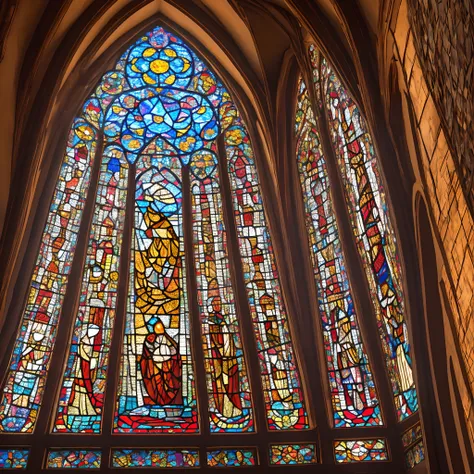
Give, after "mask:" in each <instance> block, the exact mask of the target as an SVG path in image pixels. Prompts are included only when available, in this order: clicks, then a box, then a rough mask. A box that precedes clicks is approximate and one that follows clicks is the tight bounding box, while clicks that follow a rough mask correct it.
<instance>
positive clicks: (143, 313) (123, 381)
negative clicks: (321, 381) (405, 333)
mask: <svg viewBox="0 0 474 474" xmlns="http://www.w3.org/2000/svg"><path fill="white" fill-rule="evenodd" d="M223 130H227V131H226V148H227V150H226V151H227V156H228V164H229V176H230V181H231V185H232V186H233V188H234V190H235V193H233V195H234V197H235V202H234V206H235V212H236V217H237V221H238V222H237V231H238V233H239V240H240V243H241V253H242V261H243V266H244V276H245V283H246V285H247V290H248V296H249V303H250V306H251V311H252V317H253V321H254V327H255V332H256V337H257V343H258V350H259V354H260V356H261V369H262V377H263V381H264V389H265V399H266V408H267V419H268V423H269V426H270V428H271V429H302V428H307V427H308V419H307V415H306V410H305V407H304V404H303V398H302V390H301V386H300V378H299V375H298V371H297V367H296V360H295V356H294V353H293V348H292V345H291V341H290V336H289V329H288V321H287V317H286V313H285V310H284V308H283V302H282V299H281V294H280V287H279V281H278V275H277V271H276V266H275V259H274V256H273V250H272V245H271V241H270V237H269V232H268V229H267V225H266V221H265V216H264V212H263V205H262V200H261V196H260V190H259V183H258V179H257V175H256V170H255V165H254V163H253V153H252V149H251V146H250V143H249V139H248V136H247V132H246V131H245V128H244V126H243V124H242V123H241V121H240V119H239V117H238V114H237V110H236V108H235V106H234V104H233V102H232V100H231V98H230V95H229V94H228V92H226V90H225V89H224V87H223V86H222V84H220V83H219V81H218V80H217V79H216V77H215V76H214V74H213V73H212V72H211V71H209V69H208V68H207V66H206V65H205V64H204V63H203V62H202V61H201V60H199V59H198V58H197V57H196V55H195V54H194V53H193V52H192V51H191V50H190V49H189V48H188V47H187V46H186V45H185V44H183V43H182V42H181V41H180V40H179V39H178V38H176V37H175V36H173V35H171V34H169V33H167V32H165V31H164V30H163V29H162V28H155V29H153V30H152V31H150V32H149V33H147V34H145V35H143V36H142V37H141V38H140V39H139V40H138V41H137V42H136V43H135V44H134V45H132V46H131V47H130V48H129V49H128V50H127V51H126V52H125V53H124V54H123V55H122V56H121V58H120V59H119V61H118V62H117V64H116V65H115V67H114V68H113V69H112V70H110V71H108V72H107V73H106V74H104V75H103V77H102V79H101V80H100V82H99V84H98V85H97V87H96V88H95V90H94V91H93V93H92V94H91V95H90V96H89V98H88V99H87V100H86V101H85V103H84V106H83V109H82V112H81V115H80V117H79V118H78V119H76V120H75V121H74V123H73V124H72V128H71V132H70V136H69V142H68V147H67V150H66V154H65V158H64V163H63V166H62V169H61V171H60V175H59V179H58V183H57V186H56V190H55V192H54V196H53V200H52V204H51V208H50V213H49V215H48V219H47V223H46V227H45V231H44V233H43V237H42V244H41V249H40V252H39V256H38V259H37V265H36V267H35V270H34V274H33V279H32V284H31V287H30V292H29V296H28V303H27V305H26V308H25V312H24V314H23V317H22V320H21V324H20V329H19V334H18V337H17V343H16V346H15V349H14V353H13V356H12V359H11V364H10V368H9V372H8V374H7V381H6V385H5V389H4V391H3V393H2V394H1V400H0V430H1V431H8V432H22V433H31V432H32V431H33V429H34V424H35V421H36V418H37V415H38V410H39V407H40V405H41V399H42V396H43V390H44V386H45V380H46V374H47V372H48V368H49V363H50V358H51V353H52V350H53V347H54V342H55V336H56V332H57V325H58V320H59V316H60V311H61V307H62V304H63V299H64V294H65V291H66V286H67V279H68V276H69V273H70V270H71V264H72V260H73V255H74V250H75V246H76V239H77V235H78V234H79V233H81V232H86V229H85V228H86V227H88V223H84V224H83V225H82V229H80V224H81V218H82V212H83V208H84V204H85V203H84V200H85V198H86V196H87V194H88V187H89V181H90V170H91V165H92V162H93V159H94V155H95V150H96V147H97V146H98V139H97V137H98V136H100V137H101V138H100V141H101V143H99V147H100V149H101V150H102V149H103V150H104V153H103V154H102V155H103V156H101V157H100V159H101V163H100V170H101V171H100V177H99V183H98V194H97V196H96V205H95V210H94V214H93V222H92V226H91V229H90V230H91V232H90V235H89V246H88V251H87V256H86V258H87V260H86V265H85V267H84V269H83V275H82V277H83V279H82V287H81V295H80V298H79V307H78V311H77V314H76V315H75V323H74V327H73V328H71V333H72V335H71V341H70V347H69V352H68V355H67V358H66V366H65V372H64V374H63V377H62V380H61V381H60V383H61V388H60V393H59V401H58V407H57V409H56V418H55V422H54V424H53V431H56V432H88V433H99V432H100V430H101V416H102V406H103V403H104V391H105V386H106V371H107V369H108V365H109V361H108V357H109V348H110V341H111V337H112V331H113V325H114V318H115V311H116V307H115V306H116V301H117V295H116V291H117V287H118V278H119V271H120V272H121V273H122V274H123V270H121V269H119V257H120V244H121V235H122V234H123V233H124V231H125V232H127V230H126V229H123V219H124V216H123V214H124V208H125V198H126V195H125V193H126V189H125V188H126V185H127V174H128V167H127V162H128V163H135V164H136V165H137V170H136V173H137V174H136V179H137V186H136V205H135V222H134V223H133V235H132V247H133V248H132V253H131V258H130V260H131V261H130V267H129V268H130V270H129V271H130V274H129V275H130V276H129V298H128V303H127V316H126V324H125V334H124V345H123V351H122V354H121V366H120V379H119V386H118V389H117V401H116V413H115V417H114V428H113V430H114V432H120V433H163V432H166V433H170V432H179V433H183V432H186V433H195V432H198V431H199V427H198V414H197V404H196V394H195V391H196V389H195V380H194V374H193V361H192V360H191V350H190V327H189V326H190V323H189V311H188V302H187V297H186V265H185V263H186V262H185V258H184V242H183V223H182V210H181V201H182V190H181V170H182V167H183V166H189V164H190V161H191V160H194V161H193V165H192V166H194V168H193V170H194V171H193V176H194V178H193V180H194V179H195V181H196V183H195V184H193V186H194V190H199V192H197V191H196V192H195V193H194V194H193V199H194V200H195V203H196V204H195V207H196V208H195V213H196V215H197V213H200V214H201V216H200V217H201V219H203V217H206V219H208V220H207V224H205V223H204V222H203V221H202V223H201V226H200V229H198V226H195V229H194V231H195V233H196V242H195V247H196V254H197V255H198V258H199V259H200V262H198V264H199V265H198V267H199V268H198V270H199V272H200V273H199V275H198V277H199V282H198V286H199V291H200V294H199V298H200V302H201V304H200V306H201V313H202V314H201V321H202V323H203V329H204V333H203V343H204V345H205V352H206V354H207V356H206V357H207V360H206V363H207V374H208V375H207V385H208V389H209V394H210V400H209V406H210V414H209V415H210V425H211V430H212V431H214V432H221V431H222V432H223V431H225V432H235V431H252V430H253V429H254V427H253V414H252V406H251V397H250V387H249V382H248V378H247V373H246V366H245V361H244V356H243V349H242V345H241V342H240V336H239V327H238V315H237V314H236V310H235V307H234V306H235V305H234V301H233V294H232V289H231V284H230V279H229V267H228V262H227V253H226V252H227V246H226V245H227V244H226V235H225V228H224V226H223V224H222V223H223V220H222V215H221V214H222V209H221V206H222V203H221V201H220V197H219V193H220V188H219V176H218V174H217V171H213V168H215V163H214V164H212V163H211V164H210V167H209V163H207V162H206V160H207V158H208V157H209V156H211V155H212V154H213V153H214V152H215V145H216V144H215V139H216V138H217V136H218V134H219V133H220V132H222V131H223ZM102 132H103V133H102ZM211 161H212V160H211ZM203 173H204V174H203ZM213 173H215V174H213ZM196 186H197V187H196ZM205 206H207V209H205ZM198 207H199V208H198ZM207 213H208V214H207ZM218 216H221V217H220V218H219V222H217V220H216V219H217V217H218ZM208 224H210V227H209V226H208ZM206 226H208V228H209V229H212V232H213V234H212V237H213V240H212V242H211V241H207V240H206V239H207V238H208V232H209V230H208V228H206ZM80 231H81V232H80ZM201 234H202V237H200V235H201ZM126 265H127V268H128V262H127V263H126ZM213 272H215V275H214V274H213ZM216 285H217V286H216ZM219 313H220V314H219ZM230 335H232V337H229V336H230ZM230 341H232V342H230ZM211 360H212V363H211Z"/></svg>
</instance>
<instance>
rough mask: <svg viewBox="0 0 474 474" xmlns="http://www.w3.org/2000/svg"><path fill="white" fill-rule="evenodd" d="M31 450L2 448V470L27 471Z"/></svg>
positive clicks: (0, 449)
mask: <svg viewBox="0 0 474 474" xmlns="http://www.w3.org/2000/svg"><path fill="white" fill-rule="evenodd" d="M29 454H30V450H29V449H15V448H12V449H8V448H0V469H26V465H27V464H28V456H29Z"/></svg>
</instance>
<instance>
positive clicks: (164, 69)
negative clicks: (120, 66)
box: [125, 37, 194, 89]
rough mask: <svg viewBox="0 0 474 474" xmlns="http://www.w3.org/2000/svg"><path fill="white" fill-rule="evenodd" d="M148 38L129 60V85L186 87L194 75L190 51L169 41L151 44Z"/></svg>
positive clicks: (132, 51) (127, 69)
mask: <svg viewBox="0 0 474 474" xmlns="http://www.w3.org/2000/svg"><path fill="white" fill-rule="evenodd" d="M145 39H146V41H144V42H142V43H139V44H137V45H136V46H135V47H134V48H133V49H132V50H131V51H130V54H129V56H128V59H127V63H126V66H125V70H126V72H127V77H128V80H129V82H130V85H131V86H132V87H134V88H135V87H143V86H150V85H152V86H158V87H178V88H183V89H185V88H187V87H188V85H189V83H190V82H191V79H192V77H193V76H194V58H193V54H192V53H191V51H190V50H189V49H188V48H187V47H186V46H184V45H182V44H178V43H175V42H173V41H170V40H169V38H168V39H166V40H165V38H164V37H163V38H162V40H157V41H153V42H151V43H150V42H149V41H148V38H147V37H146V38H145ZM150 44H151V45H152V46H150ZM155 45H156V46H155Z"/></svg>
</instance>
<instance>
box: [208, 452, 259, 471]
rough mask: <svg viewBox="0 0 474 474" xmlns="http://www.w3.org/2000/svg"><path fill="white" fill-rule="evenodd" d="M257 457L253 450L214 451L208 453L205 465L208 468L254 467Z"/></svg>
mask: <svg viewBox="0 0 474 474" xmlns="http://www.w3.org/2000/svg"><path fill="white" fill-rule="evenodd" d="M256 464H257V455H256V453H255V449H252V448H248V449H224V448H223V449H216V450H213V451H208V453H207V465H208V466H209V467H245V466H255V465H256Z"/></svg>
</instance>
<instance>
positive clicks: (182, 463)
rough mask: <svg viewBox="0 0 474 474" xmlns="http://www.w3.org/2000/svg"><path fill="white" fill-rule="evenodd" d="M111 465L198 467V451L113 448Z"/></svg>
mask: <svg viewBox="0 0 474 474" xmlns="http://www.w3.org/2000/svg"><path fill="white" fill-rule="evenodd" d="M112 467H117V468H140V467H144V468H146V467H148V468H150V467H157V468H161V469H163V468H189V467H199V452H198V451H197V450H196V449H113V450H112Z"/></svg>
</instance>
